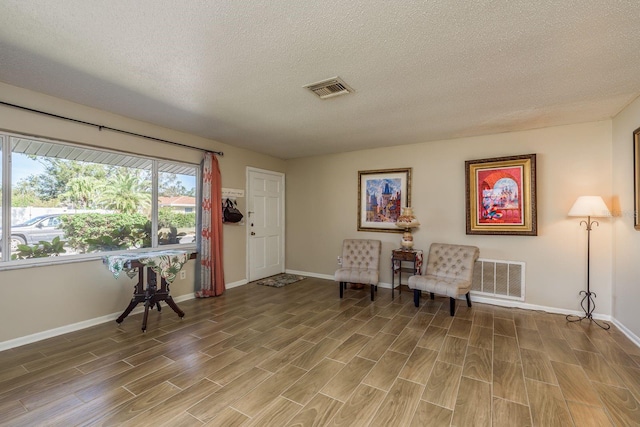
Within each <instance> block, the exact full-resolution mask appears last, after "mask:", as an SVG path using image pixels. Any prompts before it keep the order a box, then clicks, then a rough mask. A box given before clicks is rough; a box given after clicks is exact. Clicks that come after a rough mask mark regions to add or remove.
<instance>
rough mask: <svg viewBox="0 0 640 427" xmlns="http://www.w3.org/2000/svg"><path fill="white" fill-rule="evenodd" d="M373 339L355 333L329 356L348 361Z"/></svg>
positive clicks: (339, 360) (340, 360) (344, 361)
mask: <svg viewBox="0 0 640 427" xmlns="http://www.w3.org/2000/svg"><path fill="white" fill-rule="evenodd" d="M370 341H371V337H368V336H366V335H361V334H358V333H356V334H353V335H351V336H350V337H349V338H347V339H346V340H345V341H343V342H342V344H340V345H339V346H338V347H337V348H336V349H335V350H333V351H332V352H331V353H329V355H328V356H327V357H329V358H330V359H333V360H337V361H338V362H342V363H348V362H349V361H350V360H351V359H353V358H354V357H355V355H356V354H358V353H359V352H360V350H362V349H363V348H364V346H365V345H367V344H368V343H369V342H370Z"/></svg>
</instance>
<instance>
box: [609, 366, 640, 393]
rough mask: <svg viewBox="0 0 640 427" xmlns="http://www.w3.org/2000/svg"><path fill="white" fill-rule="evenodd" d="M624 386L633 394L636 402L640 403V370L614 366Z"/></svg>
mask: <svg viewBox="0 0 640 427" xmlns="http://www.w3.org/2000/svg"><path fill="white" fill-rule="evenodd" d="M613 369H614V370H615V371H616V373H617V374H618V376H619V377H620V379H621V380H622V382H623V383H624V385H625V386H626V387H627V388H628V389H629V390H630V391H631V393H633V395H634V396H635V398H636V400H637V401H639V402H640V369H636V368H632V367H629V366H624V365H613Z"/></svg>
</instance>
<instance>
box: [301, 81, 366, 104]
mask: <svg viewBox="0 0 640 427" xmlns="http://www.w3.org/2000/svg"><path fill="white" fill-rule="evenodd" d="M303 87H305V88H307V89H309V90H310V91H311V92H313V93H315V94H316V95H317V96H318V97H319V98H320V99H327V98H332V97H334V96H339V95H346V94H348V93H351V92H354V90H353V89H352V88H350V87H349V85H347V84H346V83H345V82H344V81H343V80H342V79H341V78H340V77H333V78H331V79H328V80H323V81H321V82H317V83H312V84H309V85H305V86H303Z"/></svg>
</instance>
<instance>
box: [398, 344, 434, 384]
mask: <svg viewBox="0 0 640 427" xmlns="http://www.w3.org/2000/svg"><path fill="white" fill-rule="evenodd" d="M437 358H438V352H437V351H434V350H429V349H428V348H422V347H416V348H415V349H414V350H413V353H411V355H410V356H409V359H407V362H406V363H405V365H404V368H402V370H401V371H400V373H399V374H398V377H399V378H404V379H407V380H409V381H413V382H415V383H418V384H422V385H425V384H426V383H427V381H428V380H429V375H431V370H432V368H433V365H434V364H435V363H436V359H437Z"/></svg>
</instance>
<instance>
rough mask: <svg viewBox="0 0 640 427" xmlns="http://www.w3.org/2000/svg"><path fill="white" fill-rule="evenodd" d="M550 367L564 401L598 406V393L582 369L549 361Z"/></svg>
mask: <svg viewBox="0 0 640 427" xmlns="http://www.w3.org/2000/svg"><path fill="white" fill-rule="evenodd" d="M551 366H553V371H554V372H555V374H556V378H557V379H558V384H559V385H560V390H562V394H563V395H564V397H565V399H567V400H572V401H574V402H581V403H585V404H587V405H594V406H599V405H600V399H599V397H598V393H596V391H595V390H594V389H593V387H591V382H590V381H589V378H587V375H586V374H585V373H584V371H583V369H582V367H580V366H576V365H572V364H569V363H562V362H556V361H551Z"/></svg>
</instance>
